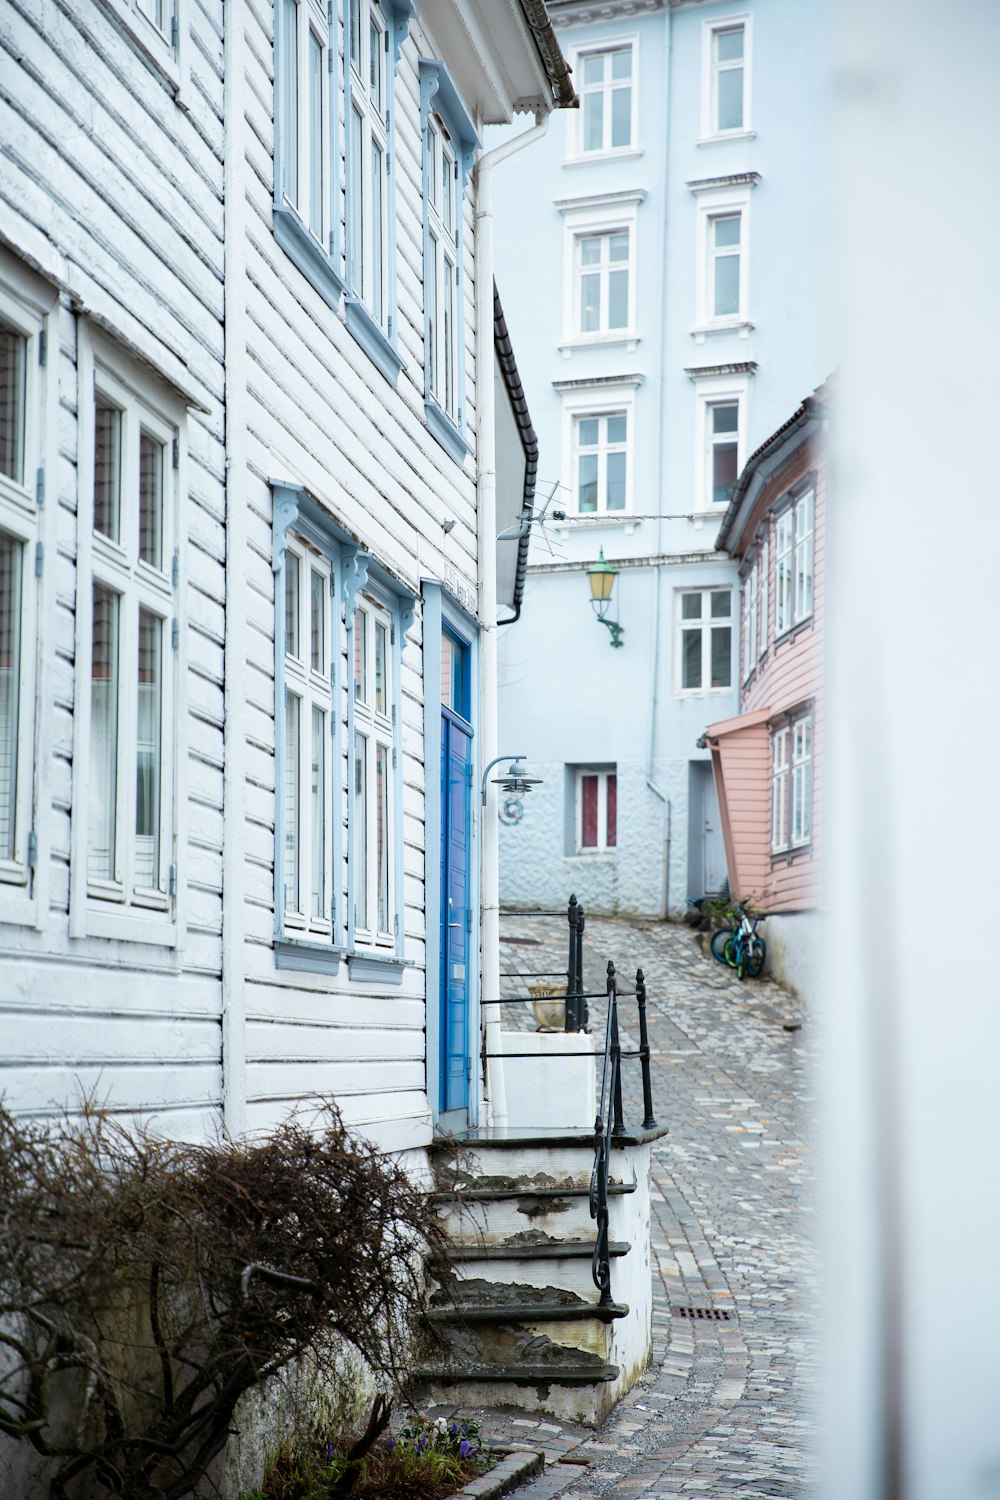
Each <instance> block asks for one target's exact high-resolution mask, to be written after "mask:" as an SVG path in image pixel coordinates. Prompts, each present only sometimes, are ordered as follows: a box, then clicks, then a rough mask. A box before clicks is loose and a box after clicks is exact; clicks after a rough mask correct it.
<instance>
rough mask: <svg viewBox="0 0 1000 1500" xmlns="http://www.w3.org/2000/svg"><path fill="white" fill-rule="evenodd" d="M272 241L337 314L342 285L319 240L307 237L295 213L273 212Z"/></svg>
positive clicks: (291, 211) (307, 234) (293, 211)
mask: <svg viewBox="0 0 1000 1500" xmlns="http://www.w3.org/2000/svg"><path fill="white" fill-rule="evenodd" d="M274 238H275V240H276V241H277V242H278V244H279V245H280V246H281V248H282V250H284V251H285V253H286V254H287V255H288V256H289V257H290V258H291V259H292V260H293V261H294V262H295V264H296V265H297V266H298V268H299V270H300V271H301V272H302V274H303V276H304V277H305V278H306V280H307V281H308V282H310V283H311V285H312V286H314V287H315V288H316V290H317V292H319V294H320V296H321V297H322V298H323V300H324V302H327V303H328V304H329V305H330V307H332V308H333V310H334V311H335V312H336V311H337V309H338V308H339V306H340V299H341V297H342V296H343V293H344V283H343V281H342V279H341V277H340V276H339V275H338V273H337V272H336V271H335V270H334V267H333V262H332V261H331V259H330V257H329V255H327V253H326V251H325V250H324V249H323V246H322V245H321V244H320V242H319V240H318V239H317V238H316V236H315V235H313V234H311V233H310V231H309V230H308V229H307V228H306V226H305V225H304V224H303V222H302V220H301V219H300V218H299V216H298V214H297V213H296V212H295V210H294V209H291V208H275V209H274Z"/></svg>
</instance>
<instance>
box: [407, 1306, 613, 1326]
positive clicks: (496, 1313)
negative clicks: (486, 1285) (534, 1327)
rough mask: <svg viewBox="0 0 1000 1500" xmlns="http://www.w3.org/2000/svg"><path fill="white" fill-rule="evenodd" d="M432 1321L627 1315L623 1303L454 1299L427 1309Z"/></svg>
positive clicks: (568, 1319)
mask: <svg viewBox="0 0 1000 1500" xmlns="http://www.w3.org/2000/svg"><path fill="white" fill-rule="evenodd" d="M427 1316H428V1318H430V1320H431V1322H432V1323H460V1324H461V1323H497V1324H500V1323H580V1322H583V1321H584V1320H586V1319H587V1318H596V1320H597V1321H598V1323H613V1322H614V1320H615V1319H616V1318H627V1317H628V1307H627V1306H626V1304H625V1303H618V1302H607V1303H604V1304H601V1303H600V1302H580V1303H570V1304H562V1305H560V1306H553V1305H552V1304H551V1303H549V1302H537V1303H531V1302H523V1303H518V1304H517V1305H516V1306H510V1307H497V1306H496V1305H495V1304H494V1303H491V1302H455V1303H451V1304H450V1305H445V1306H442V1307H432V1308H430V1309H429V1310H428V1313H427Z"/></svg>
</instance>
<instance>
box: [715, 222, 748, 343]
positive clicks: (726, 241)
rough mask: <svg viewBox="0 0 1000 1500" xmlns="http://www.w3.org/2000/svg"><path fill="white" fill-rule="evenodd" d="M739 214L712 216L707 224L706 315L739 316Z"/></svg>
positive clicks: (717, 316)
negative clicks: (707, 295) (707, 278)
mask: <svg viewBox="0 0 1000 1500" xmlns="http://www.w3.org/2000/svg"><path fill="white" fill-rule="evenodd" d="M742 225H743V215H742V213H731V214H716V215H713V216H712V217H711V218H710V219H709V221H708V237H709V238H708V253H709V288H710V291H709V316H710V317H713V318H731V317H739V316H740V315H741V314H742V311H743V309H742V306H741V292H740V286H741V272H740V260H741V252H742V233H743V229H742Z"/></svg>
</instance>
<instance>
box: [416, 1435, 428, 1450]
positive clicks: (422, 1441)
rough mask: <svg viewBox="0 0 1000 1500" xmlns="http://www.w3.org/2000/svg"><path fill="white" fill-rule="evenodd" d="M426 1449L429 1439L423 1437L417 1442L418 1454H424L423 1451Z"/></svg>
mask: <svg viewBox="0 0 1000 1500" xmlns="http://www.w3.org/2000/svg"><path fill="white" fill-rule="evenodd" d="M426 1447H427V1438H426V1437H425V1436H423V1435H421V1436H420V1438H419V1439H418V1440H417V1452H418V1453H423V1451H424V1449H425V1448H426Z"/></svg>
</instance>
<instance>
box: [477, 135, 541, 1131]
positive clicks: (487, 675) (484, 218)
mask: <svg viewBox="0 0 1000 1500" xmlns="http://www.w3.org/2000/svg"><path fill="white" fill-rule="evenodd" d="M548 128H549V117H548V115H547V114H545V115H542V114H541V113H540V112H539V114H537V115H536V116H535V124H534V125H533V126H532V128H531V129H530V130H526V131H524V133H523V134H521V135H519V136H515V138H514V139H513V140H512V141H505V142H504V144H503V145H502V146H496V147H495V148H494V149H493V150H492V151H487V152H485V153H484V155H482V156H481V157H480V158H479V161H478V162H477V163H476V196H477V214H476V376H477V378H476V407H477V425H478V441H477V448H476V451H477V454H478V459H479V470H478V474H477V477H476V508H477V514H478V519H479V536H478V549H479V618H480V622H481V627H482V628H481V634H480V638H479V674H480V682H481V685H482V687H481V691H482V699H481V704H480V710H481V723H482V737H481V741H480V747H479V759H480V764H481V765H484V766H485V765H486V764H487V763H488V762H489V761H491V760H492V759H493V758H494V756H496V755H498V754H499V753H500V751H499V748H498V745H497V567H496V549H497V471H496V407H495V401H494V390H493V192H492V174H493V168H494V167H495V166H497V165H498V163H500V162H502V161H506V159H507V157H509V156H513V155H514V154H515V153H516V152H518V151H523V150H524V148H525V146H530V145H531V144H532V142H533V141H537V140H540V139H541V137H542V136H543V135H544V134H545V132H546V131H547V130H548ZM481 812H482V833H481V847H482V859H483V871H482V887H481V889H482V948H483V962H482V986H483V989H482V998H483V999H484V1000H496V999H497V998H498V997H499V994H500V829H499V824H498V822H497V816H496V805H495V801H494V799H493V798H492V797H490V798H489V799H488V800H487V804H486V806H485V807H484V808H482V809H481ZM486 1052H487V1054H488V1060H487V1062H486V1065H485V1076H484V1078H483V1085H484V1087H485V1091H486V1096H487V1100H488V1108H489V1122H490V1124H492V1125H505V1124H506V1123H507V1094H506V1090H505V1088H504V1079H503V1063H502V1062H501V1061H500V1058H499V1052H500V1016H499V1006H496V1005H490V1006H487V1007H486ZM490 1054H492V1055H490Z"/></svg>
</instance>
